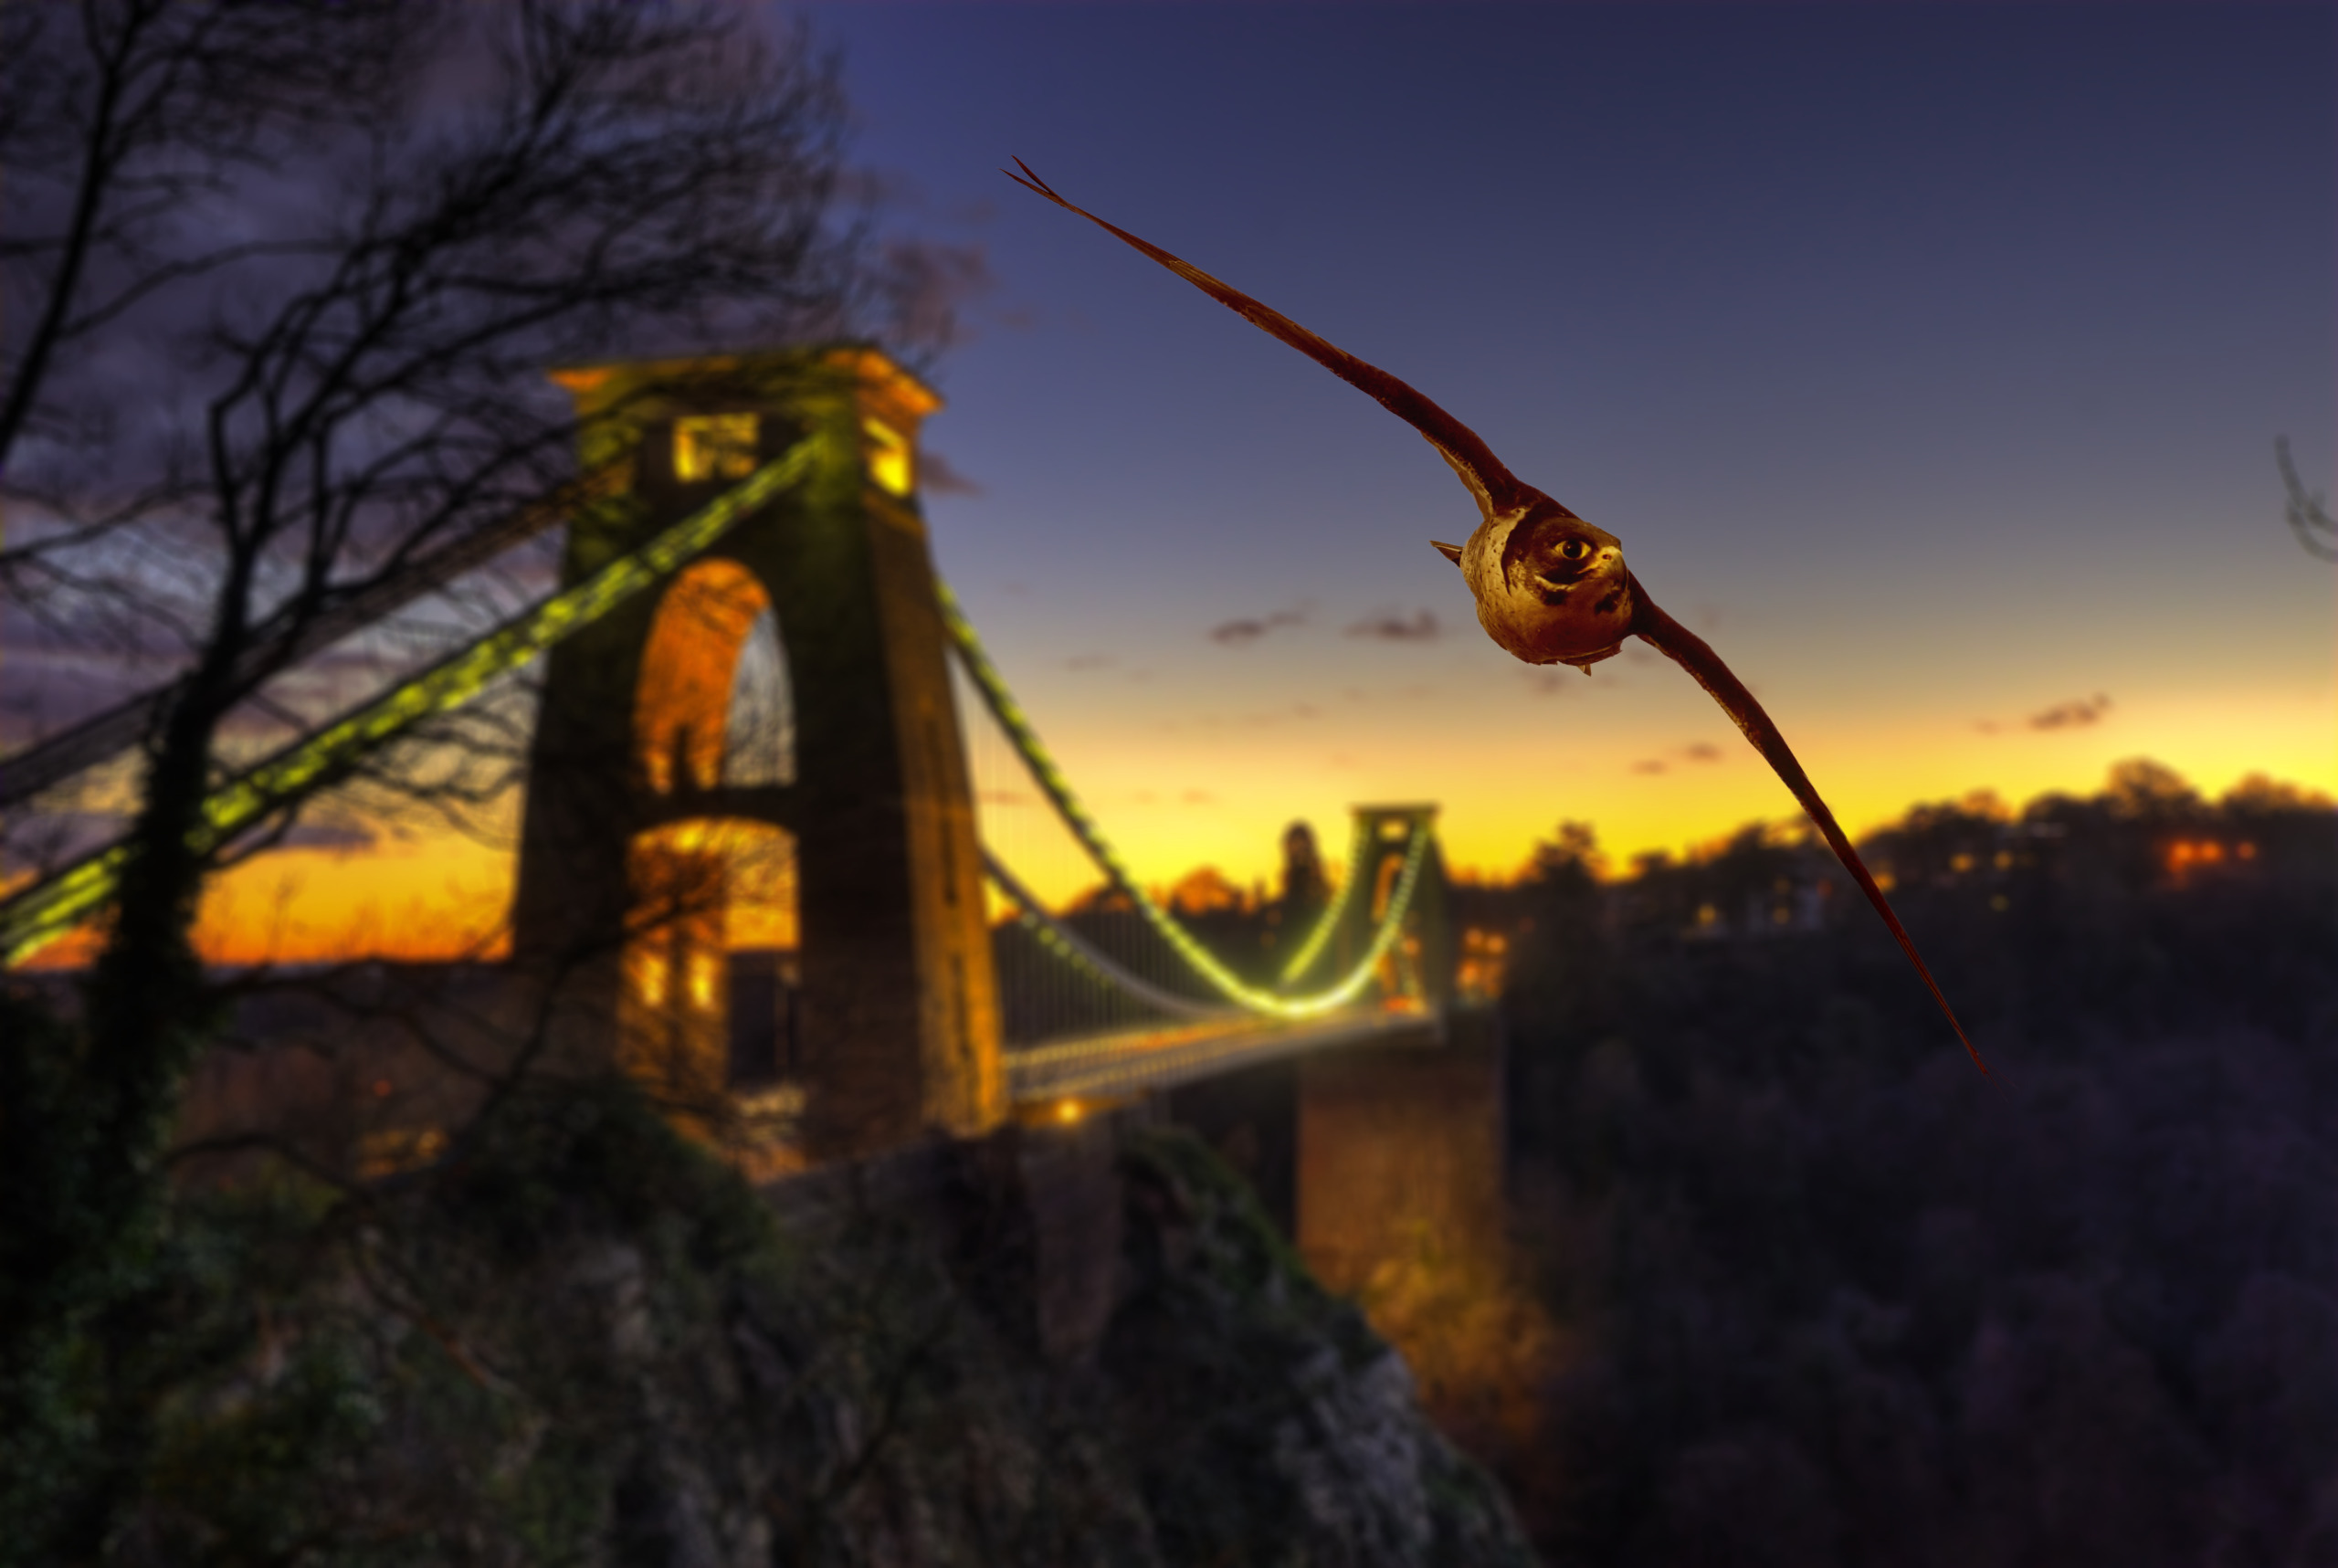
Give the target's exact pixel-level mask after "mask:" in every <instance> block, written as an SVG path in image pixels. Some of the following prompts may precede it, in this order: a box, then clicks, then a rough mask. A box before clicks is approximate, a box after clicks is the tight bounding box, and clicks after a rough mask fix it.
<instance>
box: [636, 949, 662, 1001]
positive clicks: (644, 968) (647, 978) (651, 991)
mask: <svg viewBox="0 0 2338 1568" xmlns="http://www.w3.org/2000/svg"><path fill="white" fill-rule="evenodd" d="M638 962H639V963H640V968H639V969H638V970H637V972H636V973H637V978H638V984H640V987H641V999H642V1001H643V1002H645V1003H647V1004H648V1005H650V1006H652V1007H662V1006H664V1005H665V1004H666V960H665V957H664V955H663V954H661V953H655V952H645V953H643V954H642V955H641V957H640V959H639V960H638Z"/></svg>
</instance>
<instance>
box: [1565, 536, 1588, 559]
mask: <svg viewBox="0 0 2338 1568" xmlns="http://www.w3.org/2000/svg"><path fill="white" fill-rule="evenodd" d="M1590 553H1591V546H1590V545H1588V544H1586V543H1585V542H1583V541H1582V540H1580V539H1570V540H1568V541H1567V542H1565V543H1564V544H1562V545H1560V546H1559V558H1560V559H1561V560H1563V561H1580V560H1582V559H1583V558H1584V557H1585V556H1586V555H1588V554H1590Z"/></svg>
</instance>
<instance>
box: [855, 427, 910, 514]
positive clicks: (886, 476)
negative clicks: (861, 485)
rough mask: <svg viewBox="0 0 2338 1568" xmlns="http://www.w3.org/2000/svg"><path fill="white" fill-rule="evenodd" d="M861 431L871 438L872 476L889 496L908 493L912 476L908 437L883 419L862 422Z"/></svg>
mask: <svg viewBox="0 0 2338 1568" xmlns="http://www.w3.org/2000/svg"><path fill="white" fill-rule="evenodd" d="M860 428H861V432H862V433H863V434H864V435H866V436H867V437H869V478H870V479H874V480H876V481H877V486H878V488H879V489H882V490H884V491H886V492H887V493H888V494H890V495H897V496H905V495H907V494H909V493H910V481H911V478H912V477H913V471H912V469H911V453H910V443H909V437H906V436H903V435H902V434H901V433H900V431H899V430H896V429H894V428H893V427H892V426H890V425H888V424H886V423H885V422H884V421H883V420H881V419H863V420H862V421H861V422H860Z"/></svg>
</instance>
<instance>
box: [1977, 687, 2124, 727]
mask: <svg viewBox="0 0 2338 1568" xmlns="http://www.w3.org/2000/svg"><path fill="white" fill-rule="evenodd" d="M2109 711H2111V699H2110V698H2108V697H2105V696H2104V695H2103V694H2102V693H2101V692H2100V691H2098V692H2096V693H2095V694H2094V695H2093V696H2092V697H2080V698H2078V699H2076V700H2073V701H2069V702H2057V703H2056V704H2054V706H2052V707H2051V708H2048V709H2044V710H2040V711H2038V712H2036V713H2032V714H2031V715H2030V716H2029V717H2028V718H2027V719H2024V720H2023V721H2021V723H2020V724H2019V725H2018V726H2015V725H2011V724H2001V723H1999V722H1998V721H1996V720H1995V719H1979V720H1975V721H1974V724H1973V727H1974V728H1975V730H1978V731H1981V733H1983V734H1984V735H2002V734H2004V733H2005V732H2006V731H2007V730H2010V729H2014V728H2017V727H2018V728H2020V729H2024V730H2083V729H2086V728H2087V727H2088V726H2089V725H2092V724H2100V723H2101V722H2102V716H2103V715H2104V714H2105V713H2108V712H2109Z"/></svg>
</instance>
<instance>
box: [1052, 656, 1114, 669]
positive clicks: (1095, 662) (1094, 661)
mask: <svg viewBox="0 0 2338 1568" xmlns="http://www.w3.org/2000/svg"><path fill="white" fill-rule="evenodd" d="M1116 662H1117V661H1116V660H1115V659H1114V658H1112V656H1111V654H1109V653H1076V654H1074V655H1072V656H1071V657H1070V658H1068V659H1065V660H1064V661H1063V667H1064V668H1066V669H1069V670H1079V671H1083V672H1084V671H1087V670H1090V669H1110V668H1111V667H1112V666H1113V664H1114V663H1116Z"/></svg>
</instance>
